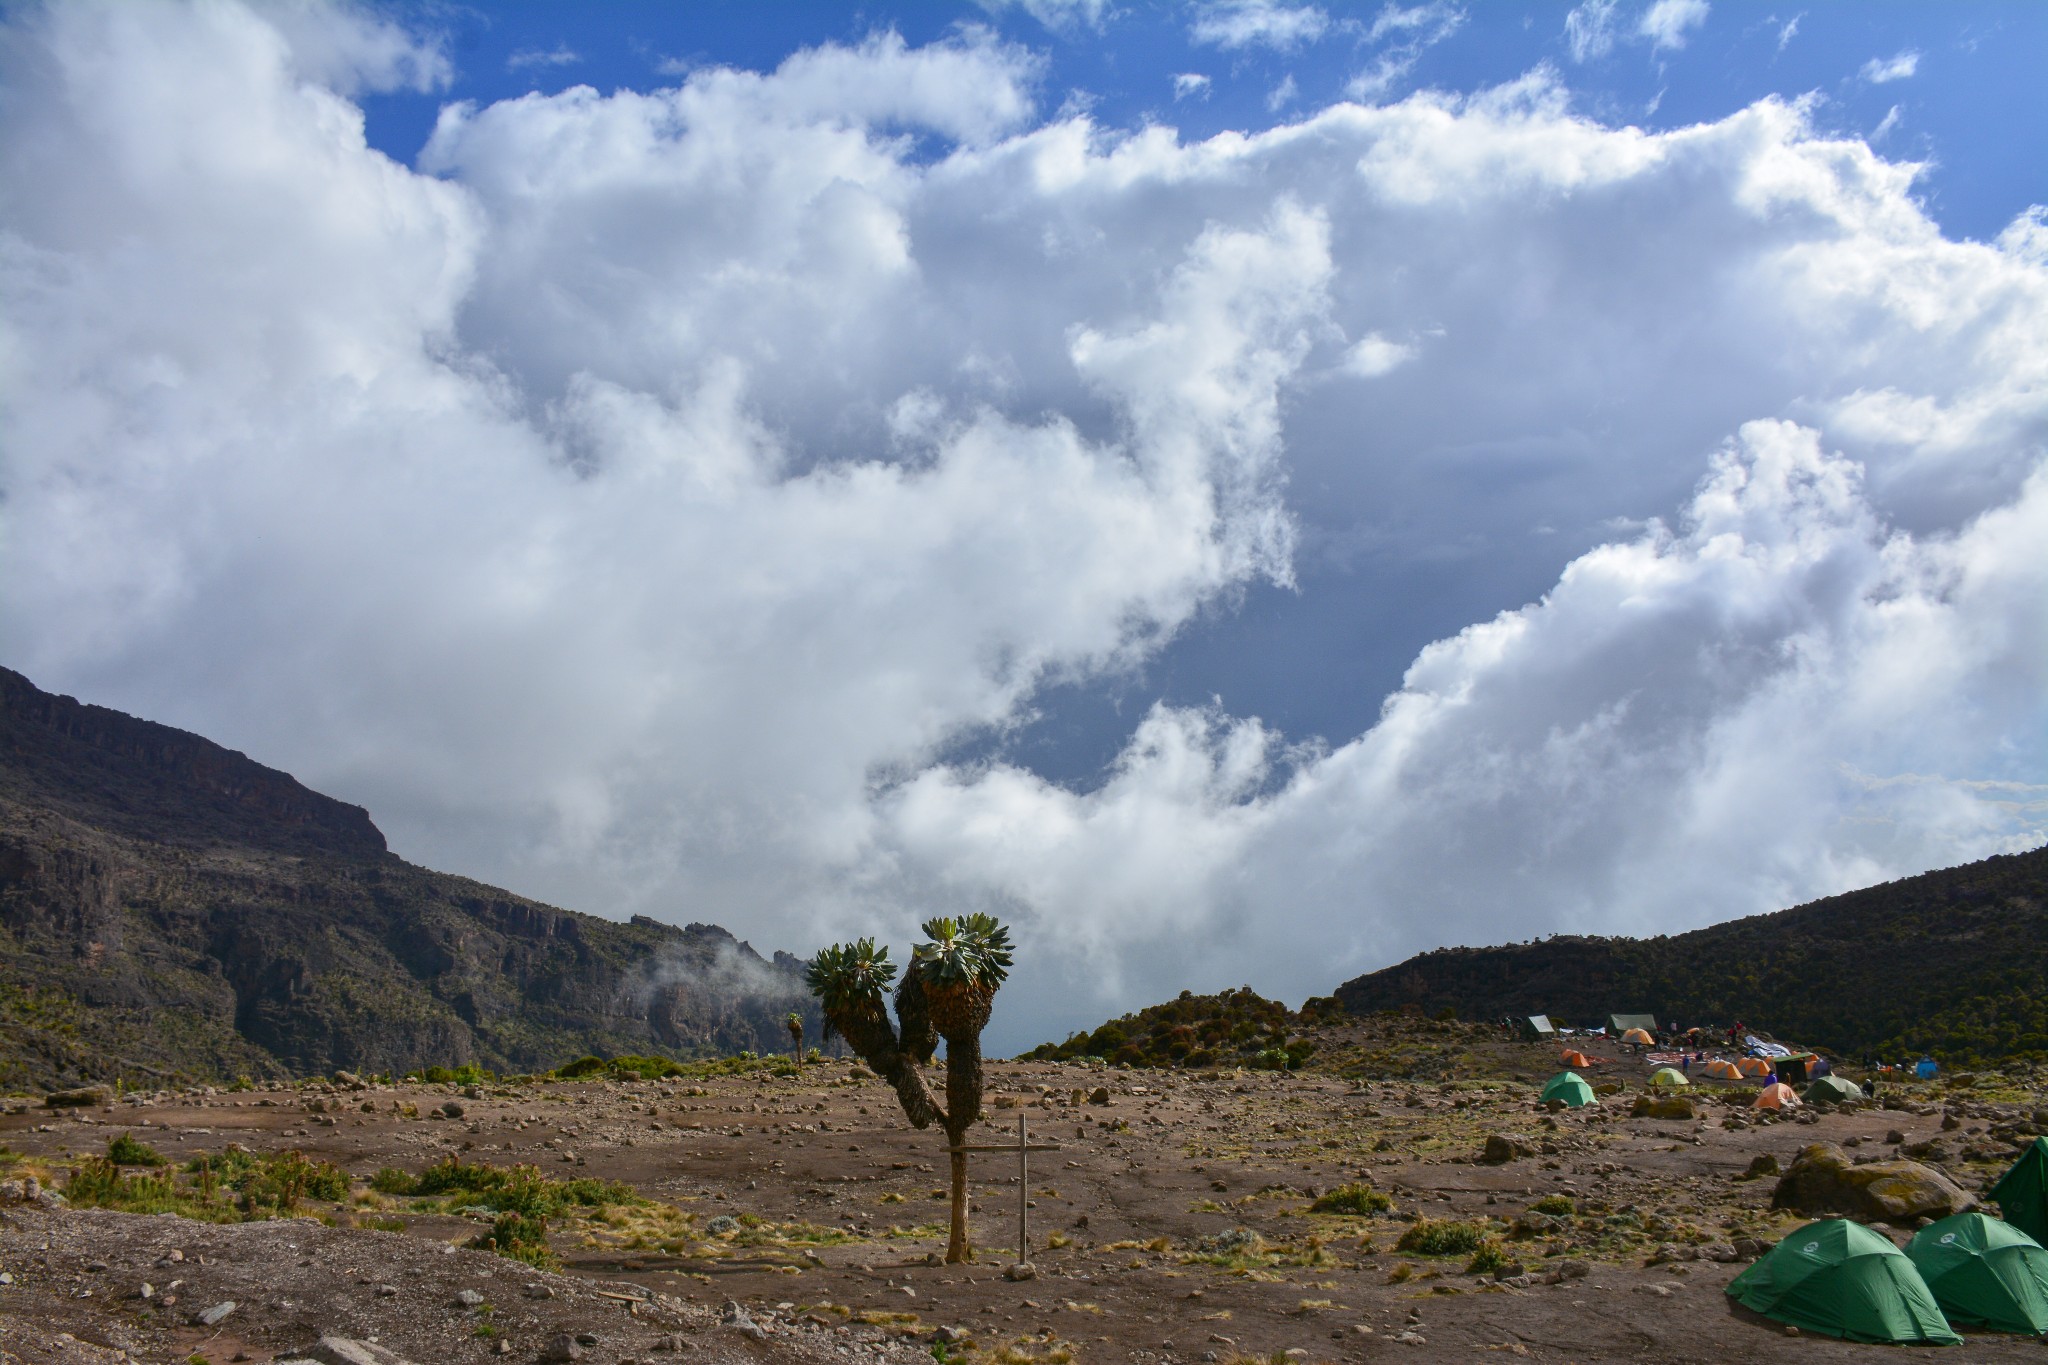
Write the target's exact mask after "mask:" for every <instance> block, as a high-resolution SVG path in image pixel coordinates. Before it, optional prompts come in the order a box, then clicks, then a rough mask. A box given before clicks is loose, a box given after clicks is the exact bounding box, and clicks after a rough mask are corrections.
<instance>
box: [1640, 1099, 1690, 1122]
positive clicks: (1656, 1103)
mask: <svg viewBox="0 0 2048 1365" xmlns="http://www.w3.org/2000/svg"><path fill="white" fill-rule="evenodd" d="M1629 1116H1630V1117H1631V1118H1638V1119H1689V1118H1692V1117H1693V1107H1692V1101H1691V1100H1689V1099H1687V1098H1686V1097H1685V1096H1683V1095H1638V1096H1636V1102H1635V1106H1634V1107H1633V1108H1632V1109H1630V1110H1629Z"/></svg>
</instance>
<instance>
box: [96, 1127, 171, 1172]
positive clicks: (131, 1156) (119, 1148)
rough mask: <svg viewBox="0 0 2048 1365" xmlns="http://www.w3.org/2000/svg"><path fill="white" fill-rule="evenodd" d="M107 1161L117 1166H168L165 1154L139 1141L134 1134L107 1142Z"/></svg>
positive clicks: (124, 1134) (110, 1139)
mask: <svg viewBox="0 0 2048 1365" xmlns="http://www.w3.org/2000/svg"><path fill="white" fill-rule="evenodd" d="M107 1160H109V1161H111V1162H113V1163H114V1164H115V1165H116V1166H162V1165H166V1164H168V1163H166V1162H165V1161H164V1156H163V1153H161V1152H159V1151H158V1150H157V1149H156V1148H154V1147H152V1146H150V1145H149V1144H148V1143H146V1142H141V1141H138V1140H137V1139H136V1137H135V1135H134V1134H132V1133H123V1134H121V1135H120V1136H119V1137H114V1138H109V1139H108V1140H107Z"/></svg>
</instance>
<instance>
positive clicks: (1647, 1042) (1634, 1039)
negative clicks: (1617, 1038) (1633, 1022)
mask: <svg viewBox="0 0 2048 1365" xmlns="http://www.w3.org/2000/svg"><path fill="white" fill-rule="evenodd" d="M1621 1041H1622V1042H1624V1043H1641V1044H1642V1045H1643V1046H1644V1047H1649V1046H1651V1045H1653V1044H1654V1043H1655V1042H1656V1041H1657V1040H1656V1039H1655V1038H1652V1037H1651V1036H1650V1034H1649V1030H1647V1029H1639V1028H1632V1029H1630V1030H1629V1031H1628V1032H1627V1033H1624V1034H1622V1035H1621Z"/></svg>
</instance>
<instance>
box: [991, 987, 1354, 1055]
mask: <svg viewBox="0 0 2048 1365" xmlns="http://www.w3.org/2000/svg"><path fill="white" fill-rule="evenodd" d="M1338 1012H1339V1011H1338V1010H1337V1006H1336V1003H1335V1002H1334V1001H1332V1000H1330V999H1328V998H1327V997H1324V998H1321V999H1318V1000H1311V1001H1309V1002H1308V1003H1307V1004H1305V1005H1304V1006H1303V1007H1302V1008H1301V1010H1300V1011H1298V1012H1297V1011H1295V1010H1291V1009H1289V1008H1287V1006H1286V1005H1284V1004H1282V1003H1281V1002H1280V1001H1278V1000H1267V999H1265V998H1264V997H1262V996H1260V995H1259V994H1258V993H1257V992H1256V991H1254V990H1252V988H1251V987H1250V986H1240V987H1238V988H1237V989H1236V990H1234V991H1223V992H1221V993H1220V994H1217V995H1196V994H1195V993H1194V992H1192V991H1182V992H1181V993H1180V995H1179V996H1178V997H1177V998H1176V999H1173V1000H1169V1001H1167V1002H1166V1003H1165V1004H1163V1005H1150V1006H1147V1007H1146V1008H1144V1009H1142V1010H1139V1011H1137V1012H1136V1013H1135V1014H1126V1015H1123V1016H1122V1017H1121V1018H1117V1019H1112V1020H1110V1021H1109V1022H1108V1023H1106V1024H1103V1025H1101V1026H1100V1027H1099V1028H1096V1029H1095V1030H1093V1031H1092V1032H1088V1033H1076V1034H1074V1035H1073V1036H1072V1037H1070V1038H1068V1039H1067V1040H1066V1041H1065V1042H1064V1043H1042V1044H1040V1045H1039V1046H1038V1047H1036V1048H1033V1049H1032V1050H1031V1051H1030V1052H1027V1053H1025V1054H1024V1056H1025V1058H1027V1059H1029V1060H1032V1061H1072V1060H1075V1059H1078V1058H1082V1057H1098V1058H1101V1059H1102V1060H1103V1061H1106V1062H1111V1063H1115V1064H1121V1065H1125V1066H1198V1067H1206V1066H1244V1067H1254V1068H1259V1069H1263V1070H1269V1071H1291V1070H1294V1069H1296V1068H1298V1067H1299V1066H1300V1065H1301V1064H1302V1063H1303V1062H1304V1061H1306V1060H1308V1058H1309V1057H1310V1056H1311V1055H1312V1054H1313V1053H1314V1052H1315V1050H1316V1045H1315V1043H1313V1042H1311V1041H1310V1040H1309V1039H1307V1038H1304V1037H1302V1036H1301V1034H1302V1030H1303V1029H1305V1028H1308V1027H1311V1026H1313V1025H1314V1024H1315V1023H1316V1022H1317V1021H1318V1020H1319V1019H1322V1018H1328V1017H1332V1016H1334V1015H1335V1014H1337V1013H1338Z"/></svg>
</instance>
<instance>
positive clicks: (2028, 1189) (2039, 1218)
mask: <svg viewBox="0 0 2048 1365" xmlns="http://www.w3.org/2000/svg"><path fill="white" fill-rule="evenodd" d="M1985 1197H1986V1198H1987V1199H1995V1200H1997V1201H1998V1211H1999V1212H2000V1213H2002V1214H2004V1215H2005V1221H2006V1222H2008V1223H2010V1224H2012V1225H2013V1226H2014V1227H2016V1228H2018V1229H2019V1230H2020V1231H2021V1232H2024V1233H2026V1234H2027V1236H2029V1237H2031V1238H2033V1239H2034V1240H2035V1241H2037V1242H2041V1243H2043V1244H2044V1245H2048V1137H2037V1138H2035V1139H2034V1141H2033V1142H2032V1144H2030V1145H2029V1146H2028V1148H2027V1150H2026V1151H2024V1152H2022V1153H2020V1159H2019V1160H2018V1161H2015V1162H2013V1163H2012V1169H2011V1170H2009V1171H2007V1172H2006V1173H2005V1174H2004V1175H2002V1176H2000V1177H1998V1183H1997V1184H1996V1185H1993V1186H1992V1187H1991V1188H1990V1189H1989V1190H1987V1191H1985Z"/></svg>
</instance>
